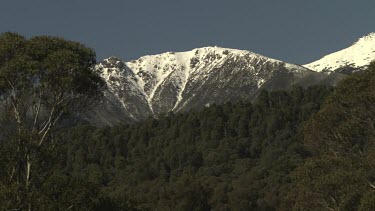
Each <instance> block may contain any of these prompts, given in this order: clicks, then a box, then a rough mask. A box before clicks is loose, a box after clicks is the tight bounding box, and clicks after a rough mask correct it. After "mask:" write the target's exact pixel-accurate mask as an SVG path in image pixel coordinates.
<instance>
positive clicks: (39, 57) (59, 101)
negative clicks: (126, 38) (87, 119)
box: [0, 32, 105, 210]
mask: <svg viewBox="0 0 375 211" xmlns="http://www.w3.org/2000/svg"><path fill="white" fill-rule="evenodd" d="M95 57H96V56H95V52H94V51H93V50H92V49H90V48H88V47H86V46H84V45H82V44H80V43H78V42H72V41H67V40H64V39H62V38H58V37H51V36H37V37H33V38H31V39H26V38H25V37H23V36H21V35H19V34H16V33H10V32H7V33H3V34H1V35H0V111H1V113H0V117H1V121H2V122H0V141H1V142H2V143H1V144H2V145H3V148H4V147H5V148H6V149H7V151H8V154H7V155H2V157H3V158H2V160H3V161H4V162H2V164H1V165H2V166H1V168H2V170H1V172H0V173H1V174H2V175H1V178H2V179H1V181H0V182H1V183H2V184H1V185H2V186H3V187H10V186H12V187H15V189H16V192H17V193H18V194H16V195H17V196H14V197H12V199H10V200H9V202H8V203H9V204H11V205H12V206H18V207H14V209H29V210H31V209H32V202H31V200H32V199H30V197H29V196H30V193H31V192H32V189H33V188H35V187H34V181H35V180H36V179H38V180H40V179H41V178H37V169H38V170H39V169H41V168H42V167H43V165H44V161H43V159H41V157H40V156H41V154H42V153H41V151H43V149H47V148H48V149H52V148H53V146H54V145H55V144H56V143H54V140H53V138H52V137H53V133H54V130H55V129H56V126H57V125H58V124H59V122H60V121H61V120H62V119H63V118H66V117H69V116H71V115H72V114H77V113H79V112H82V111H84V110H86V109H88V108H90V107H91V106H92V105H93V104H94V103H96V102H98V100H99V99H100V97H101V96H102V89H103V88H104V84H105V83H104V81H103V80H102V79H101V78H100V76H99V75H98V74H97V73H95V71H94V69H93V66H94V65H95V63H96V59H95Z"/></svg>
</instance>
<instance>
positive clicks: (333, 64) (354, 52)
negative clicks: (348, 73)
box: [303, 33, 375, 72]
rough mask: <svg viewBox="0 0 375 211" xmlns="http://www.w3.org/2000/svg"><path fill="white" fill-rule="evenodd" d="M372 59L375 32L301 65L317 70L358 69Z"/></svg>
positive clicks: (374, 52) (374, 51)
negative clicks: (350, 44) (341, 48)
mask: <svg viewBox="0 0 375 211" xmlns="http://www.w3.org/2000/svg"><path fill="white" fill-rule="evenodd" d="M373 60H375V33H370V34H369V35H367V36H364V37H362V38H360V39H359V40H358V41H357V42H355V43H354V44H353V45H352V46H350V47H348V48H345V49H343V50H341V51H338V52H335V53H332V54H329V55H327V56H325V57H323V58H322V59H320V60H318V61H315V62H312V63H310V64H306V65H303V66H304V67H307V68H309V69H311V70H314V71H317V72H322V71H324V72H332V71H338V70H339V71H340V70H345V69H348V70H349V69H351V70H359V69H364V68H366V66H367V65H369V64H370V62H371V61H373Z"/></svg>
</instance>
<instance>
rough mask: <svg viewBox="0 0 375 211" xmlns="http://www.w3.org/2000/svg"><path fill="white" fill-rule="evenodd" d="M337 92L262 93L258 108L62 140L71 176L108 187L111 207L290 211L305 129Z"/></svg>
mask: <svg viewBox="0 0 375 211" xmlns="http://www.w3.org/2000/svg"><path fill="white" fill-rule="evenodd" d="M330 91H331V90H330V88H326V87H323V86H314V87H310V88H308V89H305V90H304V89H302V88H301V87H293V88H292V89H291V90H290V91H274V92H267V91H262V92H261V94H260V96H259V97H258V98H257V100H256V101H255V102H254V103H253V104H252V103H249V102H239V103H236V104H232V103H227V104H224V105H222V106H218V105H212V106H210V107H208V108H205V109H203V110H202V111H190V112H188V113H178V114H172V113H170V114H168V115H166V116H164V117H160V118H159V119H158V120H155V119H148V120H146V121H144V122H143V123H139V124H136V125H124V126H117V127H112V128H102V129H95V128H93V127H90V126H80V127H77V128H75V129H74V130H70V131H69V132H67V133H66V134H64V135H63V136H62V138H63V139H64V142H65V143H66V147H67V150H68V153H67V158H66V159H67V171H68V172H70V173H71V174H72V175H75V177H78V178H81V179H83V180H86V181H89V182H91V183H94V184H97V185H99V186H101V187H102V193H103V194H104V195H106V196H108V197H109V198H110V199H111V200H113V201H121V200H124V198H125V200H128V201H131V202H132V203H134V204H135V205H136V206H137V207H138V208H143V209H152V210H153V209H156V210H210V209H214V210H229V209H234V210H249V209H285V210H287V209H289V208H290V206H291V204H290V203H289V201H288V199H287V198H286V197H285V196H286V195H287V193H288V190H289V187H290V181H291V179H290V176H289V174H290V172H291V171H292V170H293V169H294V168H295V167H296V166H297V165H299V164H300V163H301V162H302V161H303V160H304V158H305V157H307V156H309V153H308V152H307V151H306V149H304V147H303V146H302V145H301V144H300V143H298V142H297V133H298V128H299V125H300V124H301V122H303V121H305V120H307V119H308V118H309V117H310V116H311V114H313V113H315V112H317V111H318V109H319V108H320V105H321V103H322V102H323V99H324V98H325V96H327V95H328V94H329V93H330Z"/></svg>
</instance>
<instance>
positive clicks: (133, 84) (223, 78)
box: [90, 47, 341, 124]
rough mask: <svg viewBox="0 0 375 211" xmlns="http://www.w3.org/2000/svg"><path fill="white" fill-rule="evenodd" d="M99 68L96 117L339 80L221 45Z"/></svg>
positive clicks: (136, 116) (141, 114)
mask: <svg viewBox="0 0 375 211" xmlns="http://www.w3.org/2000/svg"><path fill="white" fill-rule="evenodd" d="M96 70H97V71H99V73H100V75H101V76H102V77H103V78H104V79H105V81H106V82H107V86H108V90H107V91H106V100H105V101H106V102H104V104H102V105H101V106H100V107H98V108H97V109H96V111H95V113H94V115H91V118H90V119H91V120H98V119H99V120H102V122H104V123H107V124H114V123H117V122H124V121H125V122H129V121H138V120H141V119H145V118H147V117H148V116H158V115H160V114H162V113H167V112H178V111H186V110H189V109H192V108H202V107H204V106H209V105H211V104H214V103H215V104H221V103H225V102H228V101H230V102H234V101H239V100H251V99H253V98H254V97H255V96H256V95H257V93H258V92H259V90H260V89H263V88H264V89H278V88H287V87H289V86H291V85H293V84H295V83H300V84H302V85H305V86H307V85H311V84H314V83H318V82H322V83H335V82H336V80H337V79H338V78H340V77H341V75H340V74H332V75H330V76H327V75H325V74H322V73H316V72H314V71H311V70H309V69H307V68H305V67H302V66H298V65H294V64H288V63H285V62H282V61H279V60H276V59H271V58H268V57H265V56H262V55H259V54H256V53H252V52H249V51H244V50H235V49H228V48H220V47H205V48H197V49H193V50H191V51H187V52H167V53H163V54H159V55H152V56H144V57H141V58H139V59H137V60H133V61H129V62H124V61H120V60H119V59H117V58H115V57H110V58H108V59H105V60H104V61H103V62H101V63H100V64H98V65H97V67H96Z"/></svg>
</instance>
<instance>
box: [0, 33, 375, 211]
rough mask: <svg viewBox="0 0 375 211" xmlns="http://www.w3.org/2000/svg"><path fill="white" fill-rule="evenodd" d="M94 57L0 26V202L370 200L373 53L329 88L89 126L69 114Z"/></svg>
mask: <svg viewBox="0 0 375 211" xmlns="http://www.w3.org/2000/svg"><path fill="white" fill-rule="evenodd" d="M94 57H95V54H94V52H93V51H92V50H91V49H89V48H87V47H85V46H83V45H81V44H79V43H75V42H70V41H65V40H63V39H61V38H55V37H46V36H42V37H35V38H32V39H30V40H26V39H25V38H24V37H22V36H19V35H17V34H12V33H7V34H3V35H1V36H0V66H1V67H0V101H1V103H2V104H1V105H4V106H3V107H2V110H1V122H0V123H1V124H0V126H1V127H0V129H1V130H0V145H1V146H0V155H1V156H0V158H1V159H0V209H1V210H293V209H294V210H375V142H374V140H375V122H374V120H375V106H374V105H375V92H374V90H375V63H372V64H371V65H370V66H369V68H368V70H365V71H362V72H360V73H355V74H353V75H350V76H348V77H347V78H346V79H344V80H343V81H341V82H340V83H339V84H338V85H337V86H336V87H334V88H332V87H327V86H311V87H308V88H302V87H300V86H294V87H292V88H291V89H289V90H275V91H266V90H262V91H261V92H260V93H259V95H258V97H257V98H256V99H255V100H254V101H253V102H242V101H240V102H235V103H226V104H223V105H210V106H209V107H205V108H202V109H197V110H190V111H189V112H186V113H167V114H164V115H160V116H159V117H158V118H149V119H147V120H145V121H143V122H139V123H137V124H124V125H117V126H114V127H105V128H96V127H94V126H91V125H85V124H79V125H77V124H72V123H73V121H71V120H72V117H76V115H74V114H75V112H81V111H84V110H85V109H89V108H90V105H91V104H92V103H93V102H94V101H95V99H97V98H98V97H100V96H101V94H100V93H101V89H102V88H103V83H102V82H101V81H100V79H99V78H98V77H97V76H96V75H95V74H92V73H91V72H90V67H91V65H92V64H94V63H95V58H94ZM73 69H77V70H79V71H78V72H72V70H73ZM84 108H85V109H84ZM85 111H86V110H85ZM41 113H42V114H41ZM30 117H31V118H30ZM73 125H74V126H73Z"/></svg>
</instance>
